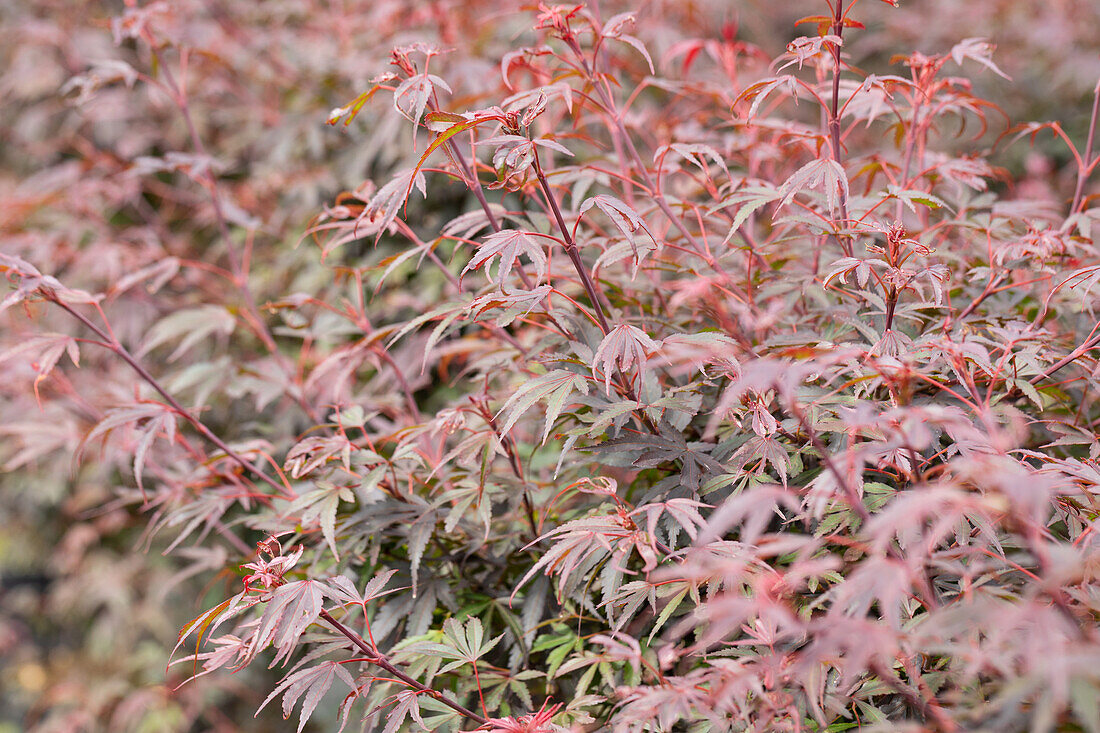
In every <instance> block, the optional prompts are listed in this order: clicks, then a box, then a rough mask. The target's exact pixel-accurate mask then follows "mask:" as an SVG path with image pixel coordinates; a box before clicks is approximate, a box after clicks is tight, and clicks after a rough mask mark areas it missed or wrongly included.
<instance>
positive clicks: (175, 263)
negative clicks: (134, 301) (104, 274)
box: [107, 257, 180, 298]
mask: <svg viewBox="0 0 1100 733" xmlns="http://www.w3.org/2000/svg"><path fill="white" fill-rule="evenodd" d="M179 269H180V261H179V259H178V258H176V257H163V258H161V259H158V260H157V261H156V262H154V263H153V264H151V265H148V266H146V267H143V268H141V269H140V270H135V271H134V272H131V273H130V274H129V275H127V276H125V277H123V278H120V279H119V280H118V281H117V282H115V283H114V284H113V285H112V286H111V288H110V290H108V292H107V294H108V296H109V297H111V298H114V297H117V296H118V295H120V294H121V293H124V292H126V291H127V290H129V289H130V288H132V287H134V286H135V285H137V284H138V283H140V282H142V281H145V280H148V281H149V282H148V283H147V284H146V286H145V291H146V292H148V293H155V292H157V291H158V290H160V289H161V288H162V287H164V286H165V284H167V283H168V281H170V280H171V279H172V278H174V277H175V276H176V274H177V273H178V272H179Z"/></svg>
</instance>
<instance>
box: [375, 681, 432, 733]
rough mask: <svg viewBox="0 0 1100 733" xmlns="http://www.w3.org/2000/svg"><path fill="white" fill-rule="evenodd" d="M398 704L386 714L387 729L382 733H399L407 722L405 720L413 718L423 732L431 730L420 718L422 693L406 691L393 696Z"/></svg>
mask: <svg viewBox="0 0 1100 733" xmlns="http://www.w3.org/2000/svg"><path fill="white" fill-rule="evenodd" d="M393 699H394V700H396V702H397V704H396V705H394V706H393V709H392V710H390V712H389V713H387V714H386V727H385V728H383V729H382V733H397V731H398V729H400V728H401V725H402V724H403V723H404V722H405V718H410V717H411V718H412V719H413V720H414V721H415V722H416V724H417V725H419V726H420V728H421V730H429V728H428V726H426V725H424V719H423V718H421V717H420V693H419V692H417V691H416V690H406V691H405V692H399V693H397V694H396V695H394V696H393Z"/></svg>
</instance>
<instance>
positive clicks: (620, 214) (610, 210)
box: [579, 194, 657, 264]
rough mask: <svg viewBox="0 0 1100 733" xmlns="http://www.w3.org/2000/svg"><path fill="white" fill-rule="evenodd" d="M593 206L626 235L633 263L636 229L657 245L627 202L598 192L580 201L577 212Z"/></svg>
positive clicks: (636, 247) (635, 254) (635, 249)
mask: <svg viewBox="0 0 1100 733" xmlns="http://www.w3.org/2000/svg"><path fill="white" fill-rule="evenodd" d="M593 206H595V207H596V208H597V209H599V210H600V211H602V212H603V213H604V214H606V215H607V217H608V218H609V219H611V223H612V224H614V225H615V228H616V229H618V230H619V231H620V232H621V233H622V235H623V236H624V237H626V239H627V241H628V242H630V247H631V249H632V250H633V252H634V262H635V264H637V262H638V259H639V257H638V244H637V241H636V240H635V233H636V232H637V231H638V230H641V231H643V232H645V233H646V236H647V237H649V239H650V241H651V242H652V243H653V246H654V247H656V246H657V240H656V239H655V238H654V237H653V235H652V234H650V232H649V229H647V228H646V225H645V222H644V221H643V220H642V217H640V216H638V212H636V211H634V209H633V208H632V207H631V206H629V205H628V204H626V203H624V202H623V201H620V200H619V199H617V198H615V197H614V196H608V195H606V194H598V195H596V196H593V197H592V198H589V199H585V200H584V201H583V202H582V203H581V206H580V209H579V213H581V214H583V213H584V212H586V211H588V210H589V209H591V208H592V207H593Z"/></svg>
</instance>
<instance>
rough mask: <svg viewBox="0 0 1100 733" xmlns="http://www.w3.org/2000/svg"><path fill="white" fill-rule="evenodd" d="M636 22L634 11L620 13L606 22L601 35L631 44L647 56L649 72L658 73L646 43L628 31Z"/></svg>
mask: <svg viewBox="0 0 1100 733" xmlns="http://www.w3.org/2000/svg"><path fill="white" fill-rule="evenodd" d="M634 23H635V17H634V13H619V14H618V15H615V16H613V17H611V18H608V20H607V22H606V23H604V26H603V28H602V29H601V30H600V35H602V36H603V37H604V38H613V39H615V40H616V41H621V42H623V43H626V44H629V45H630V46H631V47H633V48H634V50H636V51H637V52H638V53H640V54H641V55H642V56H644V57H645V61H646V63H647V64H649V73H650V74H654V73H656V71H655V69H654V68H653V59H652V58H650V56H649V51H647V50H646V47H645V44H644V43H642V42H641V41H640V40H638V39H637V38H635V37H634V36H632V35H629V34H627V33H626V31H627V30H630V28H631V27H632V26H633V25H634Z"/></svg>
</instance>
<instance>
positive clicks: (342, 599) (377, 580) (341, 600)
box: [328, 570, 397, 608]
mask: <svg viewBox="0 0 1100 733" xmlns="http://www.w3.org/2000/svg"><path fill="white" fill-rule="evenodd" d="M396 572H397V570H386V571H385V572H382V573H379V574H378V575H376V576H374V577H373V578H371V579H370V580H369V581H367V585H366V586H365V587H364V588H363V592H362V593H360V592H359V590H358V589H357V588H356V587H355V581H353V580H352V579H351V578H349V577H347V576H346V575H337V576H336V577H334V578H329V580H328V584H329V593H328V596H329V597H330V598H332V600H333V601H335V602H336V603H338V604H340V605H341V606H347V605H348V604H351V603H354V604H356V605H358V606H362V607H364V608H365V607H366V605H367V604H368V603H370V602H371V601H373V600H375V599H378V598H381V597H383V596H388V595H389V594H390V593H394V592H396V591H397V589H396V588H392V589H390V590H383V589H384V588H385V587H386V583H388V582H390V578H392V577H393V575H394V573H396Z"/></svg>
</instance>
